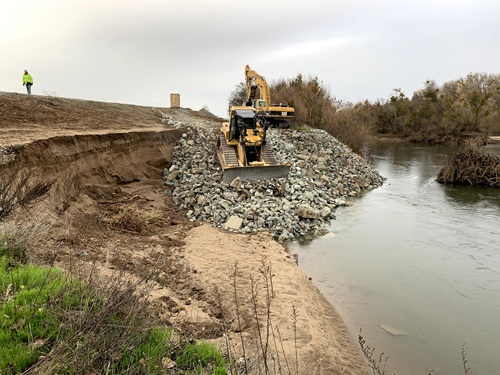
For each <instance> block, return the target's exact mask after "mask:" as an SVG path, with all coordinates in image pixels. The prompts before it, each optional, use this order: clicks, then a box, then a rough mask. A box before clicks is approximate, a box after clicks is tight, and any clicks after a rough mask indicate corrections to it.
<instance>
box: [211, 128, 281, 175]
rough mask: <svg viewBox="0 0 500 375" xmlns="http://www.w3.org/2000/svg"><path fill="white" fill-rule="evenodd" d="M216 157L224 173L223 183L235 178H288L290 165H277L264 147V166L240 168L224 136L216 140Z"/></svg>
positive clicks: (233, 151) (270, 153)
mask: <svg viewBox="0 0 500 375" xmlns="http://www.w3.org/2000/svg"><path fill="white" fill-rule="evenodd" d="M217 156H218V157H219V162H220V164H221V166H222V171H223V173H224V177H223V181H224V182H226V183H228V184H229V183H231V182H232V181H233V180H234V179H235V178H236V177H240V178H241V179H242V180H243V181H245V180H253V181H254V180H266V179H271V178H288V173H289V171H290V164H285V163H283V164H281V163H278V162H277V161H276V159H275V157H274V155H273V153H272V151H271V150H270V148H269V147H267V145H266V146H264V149H263V156H264V158H265V160H266V164H265V165H259V166H240V165H239V164H238V159H237V157H236V151H235V150H234V148H233V147H231V146H228V145H227V144H226V142H225V139H224V136H220V137H219V139H218V140H217Z"/></svg>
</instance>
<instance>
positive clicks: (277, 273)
mask: <svg viewBox="0 0 500 375" xmlns="http://www.w3.org/2000/svg"><path fill="white" fill-rule="evenodd" d="M158 110H159V109H154V108H148V107H138V106H129V105H119V104H110V103H97V102H87V101H79V100H70V99H60V98H48V97H37V96H31V97H28V96H23V95H17V94H2V93H0V147H1V150H2V151H1V154H2V160H3V163H4V164H3V166H1V167H0V168H1V169H2V170H1V173H2V174H3V175H6V174H7V173H9V172H10V171H15V170H17V171H19V173H21V172H23V171H26V172H29V173H31V176H32V178H33V179H34V180H40V179H45V180H47V179H54V185H53V186H52V189H51V191H50V193H49V196H48V197H47V198H46V199H45V200H44V201H43V202H39V203H37V204H35V205H33V206H32V207H29V208H26V209H25V210H23V211H21V212H19V213H17V215H16V216H15V219H16V220H17V221H18V222H19V223H23V222H25V223H26V222H28V221H29V220H50V221H51V222H52V223H53V227H52V229H51V231H50V233H49V235H48V236H47V238H46V241H45V242H43V243H41V244H40V246H39V247H38V248H37V249H36V252H35V253H34V254H33V256H34V259H36V260H37V262H43V263H49V264H56V265H58V266H61V267H63V268H69V267H73V266H74V265H75V264H79V263H80V264H95V265H96V266H97V267H98V269H100V270H101V271H102V272H103V273H107V274H112V273H113V272H117V271H121V272H125V273H127V274H129V275H130V276H131V277H150V278H152V279H153V280H154V281H155V282H156V288H155V290H154V291H153V293H152V295H151V307H152V312H153V314H154V315H155V316H156V318H158V319H159V321H160V322H163V323H164V324H169V325H174V326H175V327H179V328H180V329H182V330H184V331H185V332H187V333H188V334H191V335H192V336H193V337H194V338H202V339H220V338H221V335H222V332H223V328H222V326H223V325H222V319H223V318H224V320H225V321H226V326H229V327H230V328H231V329H232V330H233V331H238V330H239V329H243V337H244V339H245V342H246V343H247V345H248V348H252V347H255V342H256V341H258V340H257V337H256V336H257V335H256V332H257V329H256V328H257V324H256V322H255V319H254V313H253V309H254V306H255V305H257V306H258V307H259V316H260V317H261V318H262V320H261V322H264V321H265V317H266V304H267V300H266V298H265V296H266V293H267V291H268V290H269V288H268V289H266V288H265V285H269V283H268V282H269V280H271V281H272V296H271V298H270V303H271V309H270V312H271V314H270V317H271V321H272V325H273V326H274V327H279V330H280V332H281V335H282V340H283V343H284V346H285V347H286V350H287V351H288V353H289V354H290V357H293V356H294V350H295V349H294V348H295V344H294V341H295V338H296V339H297V350H298V356H299V362H300V369H301V372H300V373H303V374H340V373H343V374H367V373H368V371H367V369H366V366H365V363H364V361H363V360H362V358H361V356H360V355H359V351H358V349H357V347H356V346H355V344H354V343H353V341H352V338H351V336H350V335H349V333H348V332H347V330H346V328H345V326H344V324H343V322H342V319H341V318H340V317H339V316H338V314H337V313H336V312H335V310H334V309H333V308H332V306H330V305H329V304H328V303H327V301H326V300H325V299H324V298H323V296H321V294H320V293H319V291H318V290H317V289H316V288H315V287H314V285H313V283H312V281H311V280H309V278H308V277H307V276H306V275H305V274H304V273H303V272H302V271H301V270H300V269H299V268H298V267H297V265H296V264H295V262H293V260H291V259H290V257H289V256H288V254H287V253H286V252H285V250H284V249H283V247H282V246H281V245H279V244H278V243H276V242H274V241H273V240H272V238H271V236H269V235H267V234H264V233H260V234H257V235H239V234H231V233H227V232H223V231H221V230H218V229H214V228H211V227H209V226H208V225H201V226H200V225H198V224H193V223H191V222H189V221H188V220H187V218H186V215H185V213H184V212H180V211H179V210H178V208H177V207H176V206H175V205H174V204H173V203H172V202H171V200H170V198H169V197H167V196H165V194H164V191H163V178H162V173H163V169H164V168H165V167H168V166H169V164H170V162H171V155H172V149H173V146H174V145H175V142H176V140H177V138H178V137H179V136H180V134H182V129H177V130H174V129H169V128H168V127H167V126H165V125H164V124H162V123H161V121H160V120H161V119H160V117H159V116H158ZM161 111H164V112H168V113H169V115H170V116H182V120H183V121H184V122H186V120H188V119H189V117H190V116H194V117H196V116H200V115H199V114H198V113H197V112H194V111H189V110H183V111H179V112H176V111H173V110H170V109H161ZM37 114H38V115H37ZM2 146H3V147H2ZM235 291H236V293H235ZM235 294H236V301H237V302H235V297H234V296H235ZM253 296H256V302H255V303H252V302H251V300H252V298H253ZM220 302H222V308H221V306H220ZM237 308H238V311H239V314H238V315H239V318H240V319H241V323H239V324H238V323H237V318H238V316H237V314H236V311H237V310H236V309H237ZM292 311H295V313H296V317H297V318H296V326H295V328H294V327H293V324H292V321H293V319H292V318H291V315H292ZM231 345H233V346H234V347H235V350H236V351H238V350H241V344H240V343H239V341H238V340H236V334H235V339H234V340H233V342H232V344H231Z"/></svg>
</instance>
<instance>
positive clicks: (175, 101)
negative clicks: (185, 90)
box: [170, 92, 181, 108]
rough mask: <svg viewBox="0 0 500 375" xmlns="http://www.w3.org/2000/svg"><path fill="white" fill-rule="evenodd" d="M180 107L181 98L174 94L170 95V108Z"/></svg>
mask: <svg viewBox="0 0 500 375" xmlns="http://www.w3.org/2000/svg"><path fill="white" fill-rule="evenodd" d="M180 107H181V96H180V94H178V93H176V92H172V93H170V108H180Z"/></svg>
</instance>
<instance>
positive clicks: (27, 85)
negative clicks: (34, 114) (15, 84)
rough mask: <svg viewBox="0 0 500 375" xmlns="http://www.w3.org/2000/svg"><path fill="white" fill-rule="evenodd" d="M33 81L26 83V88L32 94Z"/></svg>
mask: <svg viewBox="0 0 500 375" xmlns="http://www.w3.org/2000/svg"><path fill="white" fill-rule="evenodd" d="M31 85H32V84H31V83H27V84H26V90H27V91H28V94H29V95H31Z"/></svg>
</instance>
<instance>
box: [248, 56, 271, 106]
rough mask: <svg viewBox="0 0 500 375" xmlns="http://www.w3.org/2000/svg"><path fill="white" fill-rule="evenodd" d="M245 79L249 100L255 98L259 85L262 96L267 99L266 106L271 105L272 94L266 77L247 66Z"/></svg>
mask: <svg viewBox="0 0 500 375" xmlns="http://www.w3.org/2000/svg"><path fill="white" fill-rule="evenodd" d="M245 81H246V84H247V102H252V101H253V100H255V94H256V91H257V87H258V88H259V90H260V98H261V99H262V100H264V101H265V106H266V107H268V106H270V105H271V94H270V92H269V86H268V85H267V81H266V79H265V78H264V77H263V76H261V75H260V74H259V73H257V72H256V71H255V70H252V69H250V67H249V66H248V65H247V66H245Z"/></svg>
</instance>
